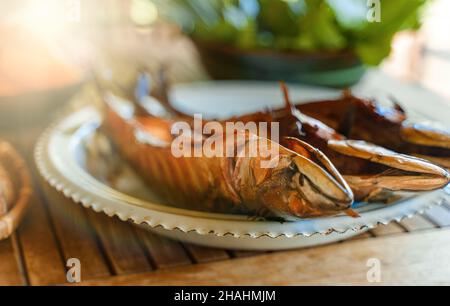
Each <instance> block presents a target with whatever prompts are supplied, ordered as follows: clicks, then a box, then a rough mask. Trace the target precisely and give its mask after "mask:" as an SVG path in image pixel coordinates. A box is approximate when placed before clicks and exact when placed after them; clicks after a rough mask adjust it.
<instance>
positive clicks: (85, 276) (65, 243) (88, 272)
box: [41, 182, 111, 280]
mask: <svg viewBox="0 0 450 306" xmlns="http://www.w3.org/2000/svg"><path fill="white" fill-rule="evenodd" d="M41 186H43V188H44V190H45V194H46V197H47V202H48V203H49V208H50V213H51V217H52V221H53V223H54V226H55V231H56V236H57V238H58V240H59V242H60V244H61V248H62V252H63V255H64V260H65V261H66V260H68V259H69V258H78V259H79V260H80V262H81V278H82V280H89V279H95V278H99V277H105V276H109V275H111V273H110V268H109V266H108V263H107V262H106V260H105V257H104V256H103V253H102V249H101V248H99V245H98V244H97V241H96V235H95V233H94V232H93V229H92V228H91V226H90V224H89V222H88V221H87V218H86V214H85V211H84V208H83V207H82V206H81V205H79V204H76V203H74V202H72V201H70V200H68V199H67V198H65V197H64V196H63V195H62V194H60V193H59V192H57V191H55V190H53V189H52V188H51V187H50V186H49V185H47V184H46V183H45V182H42V184H41Z"/></svg>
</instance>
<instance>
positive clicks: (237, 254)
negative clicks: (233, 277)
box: [230, 251, 267, 258]
mask: <svg viewBox="0 0 450 306" xmlns="http://www.w3.org/2000/svg"><path fill="white" fill-rule="evenodd" d="M230 253H231V255H232V256H233V257H236V258H243V257H252V256H258V255H262V254H265V253H267V252H263V251H230Z"/></svg>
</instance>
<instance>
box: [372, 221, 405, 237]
mask: <svg viewBox="0 0 450 306" xmlns="http://www.w3.org/2000/svg"><path fill="white" fill-rule="evenodd" d="M370 232H371V233H372V234H373V235H374V236H385V235H394V234H401V233H404V232H405V229H404V228H402V227H401V226H400V225H399V224H398V223H397V222H391V223H389V224H388V225H379V226H377V227H376V228H374V229H373V230H371V231H370Z"/></svg>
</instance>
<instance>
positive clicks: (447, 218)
mask: <svg viewBox="0 0 450 306" xmlns="http://www.w3.org/2000/svg"><path fill="white" fill-rule="evenodd" d="M424 215H425V216H426V217H427V218H428V219H430V221H432V222H433V223H434V224H436V225H437V226H439V227H447V226H450V210H448V209H447V208H445V207H443V206H435V207H433V208H431V209H428V210H427V211H426V212H425V214H424Z"/></svg>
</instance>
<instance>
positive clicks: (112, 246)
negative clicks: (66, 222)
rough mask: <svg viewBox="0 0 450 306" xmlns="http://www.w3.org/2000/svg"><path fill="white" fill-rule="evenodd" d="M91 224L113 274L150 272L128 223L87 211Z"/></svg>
mask: <svg viewBox="0 0 450 306" xmlns="http://www.w3.org/2000/svg"><path fill="white" fill-rule="evenodd" d="M88 216H89V219H90V221H91V224H92V225H93V226H94V228H95V230H96V232H97V235H98V236H99V238H100V241H101V242H102V245H103V248H104V250H105V253H106V255H107V256H108V259H109V261H110V263H111V266H112V267H113V270H114V273H115V274H119V275H120V274H128V273H140V272H147V271H150V270H152V267H151V265H150V263H149V261H148V260H147V257H146V254H145V253H144V251H143V249H142V248H141V245H140V244H139V241H138V240H137V237H136V235H135V233H134V231H133V229H132V228H131V227H130V224H129V223H126V222H123V221H121V220H119V219H117V218H110V217H108V216H106V215H105V214H103V213H96V212H94V211H93V210H88Z"/></svg>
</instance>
